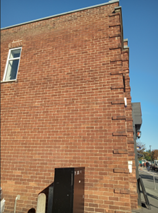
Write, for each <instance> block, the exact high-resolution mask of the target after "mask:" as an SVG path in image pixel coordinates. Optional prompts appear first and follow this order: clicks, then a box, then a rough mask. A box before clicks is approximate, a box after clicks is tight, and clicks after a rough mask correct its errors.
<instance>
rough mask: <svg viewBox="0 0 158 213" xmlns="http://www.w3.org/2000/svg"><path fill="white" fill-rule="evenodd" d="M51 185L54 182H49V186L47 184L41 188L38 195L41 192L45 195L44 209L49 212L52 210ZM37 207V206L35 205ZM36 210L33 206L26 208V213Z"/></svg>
mask: <svg viewBox="0 0 158 213" xmlns="http://www.w3.org/2000/svg"><path fill="white" fill-rule="evenodd" d="M53 186H54V182H53V183H51V184H50V185H49V186H47V187H46V188H45V189H43V190H42V191H41V192H40V193H39V194H38V195H40V194H41V193H44V194H45V195H46V209H45V212H47V213H49V212H51V210H52V205H53ZM36 209H37V207H36ZM35 212H36V210H35V209H34V208H31V209H29V210H28V212H27V213H35Z"/></svg>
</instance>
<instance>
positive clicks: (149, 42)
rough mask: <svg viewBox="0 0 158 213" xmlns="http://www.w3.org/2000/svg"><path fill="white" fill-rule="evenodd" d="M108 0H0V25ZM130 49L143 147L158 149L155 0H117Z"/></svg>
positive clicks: (157, 18)
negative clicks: (140, 115)
mask: <svg viewBox="0 0 158 213" xmlns="http://www.w3.org/2000/svg"><path fill="white" fill-rule="evenodd" d="M108 1H109V0H80V1H72V0H67V1H65V0H58V1H55V0H27V1H25V0H16V1H13V0H1V28H4V27H7V26H11V25H16V24H19V23H23V22H27V21H31V20H35V19H39V18H44V17H47V16H51V15H55V14H59V13H63V12H68V11H71V10H76V9H80V8H84V7H88V6H93V5H97V4H101V3H105V2H108ZM120 6H122V13H123V32H124V38H128V46H129V48H130V85H131V96H132V102H141V108H142V120H143V124H142V127H141V131H142V137H141V139H139V141H140V142H142V143H144V144H146V149H149V145H151V149H152V150H153V149H158V94H157V93H158V53H157V50H158V12H157V8H158V0H120Z"/></svg>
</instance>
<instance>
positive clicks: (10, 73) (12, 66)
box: [5, 59, 19, 81]
mask: <svg viewBox="0 0 158 213" xmlns="http://www.w3.org/2000/svg"><path fill="white" fill-rule="evenodd" d="M18 64H19V59H18V60H14V61H9V62H8V67H7V73H6V76H5V81H8V80H13V79H16V74H17V70H18Z"/></svg>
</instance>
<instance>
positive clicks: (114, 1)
mask: <svg viewBox="0 0 158 213" xmlns="http://www.w3.org/2000/svg"><path fill="white" fill-rule="evenodd" d="M117 2H119V0H110V1H109V2H106V3H103V4H97V5H94V6H90V7H85V8H81V9H77V10H71V11H68V12H64V13H59V14H56V15H52V16H47V17H45V18H39V19H35V20H32V21H28V22H23V23H20V24H15V25H11V26H8V27H3V28H0V29H1V30H5V29H9V28H13V27H18V26H21V25H25V24H30V23H33V22H38V21H42V20H46V19H50V18H54V17H58V16H63V15H67V14H70V13H75V12H79V11H82V10H88V9H91V8H95V7H101V6H104V5H108V4H113V3H117Z"/></svg>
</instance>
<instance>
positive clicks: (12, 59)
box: [3, 47, 22, 82]
mask: <svg viewBox="0 0 158 213" xmlns="http://www.w3.org/2000/svg"><path fill="white" fill-rule="evenodd" d="M18 49H20V56H19V57H16V58H11V59H9V57H10V54H11V51H12V50H18ZM21 52H22V47H16V48H11V49H9V52H8V57H7V62H6V66H5V71H4V76H3V82H9V81H16V80H17V75H18V70H19V65H20V58H21ZM14 60H19V63H18V67H17V72H16V77H15V78H14V79H10V80H5V78H6V75H7V68H8V65H9V61H14Z"/></svg>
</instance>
